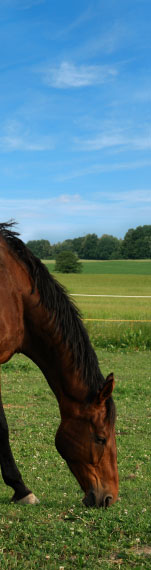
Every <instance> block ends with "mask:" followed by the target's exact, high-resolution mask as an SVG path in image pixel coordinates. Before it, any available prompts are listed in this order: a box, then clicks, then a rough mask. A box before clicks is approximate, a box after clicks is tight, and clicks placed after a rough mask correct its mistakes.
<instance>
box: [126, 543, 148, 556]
mask: <svg viewBox="0 0 151 570" xmlns="http://www.w3.org/2000/svg"><path fill="white" fill-rule="evenodd" d="M130 550H131V552H133V553H134V554H136V555H138V556H141V555H142V554H144V555H145V556H151V546H147V545H146V546H145V545H144V546H132V547H131V548H130Z"/></svg>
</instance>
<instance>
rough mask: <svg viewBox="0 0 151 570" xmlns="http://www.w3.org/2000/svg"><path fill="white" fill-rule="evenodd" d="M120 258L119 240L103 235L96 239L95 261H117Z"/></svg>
mask: <svg viewBox="0 0 151 570" xmlns="http://www.w3.org/2000/svg"><path fill="white" fill-rule="evenodd" d="M120 257H121V240H118V239H117V238H116V237H114V236H110V235H106V234H104V235H103V236H102V237H101V238H99V239H98V247H97V259H119V258H120Z"/></svg>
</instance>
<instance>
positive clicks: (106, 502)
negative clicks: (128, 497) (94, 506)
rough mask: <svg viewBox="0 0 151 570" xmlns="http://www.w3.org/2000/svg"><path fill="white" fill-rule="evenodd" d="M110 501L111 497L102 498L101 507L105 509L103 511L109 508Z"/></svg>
mask: <svg viewBox="0 0 151 570" xmlns="http://www.w3.org/2000/svg"><path fill="white" fill-rule="evenodd" d="M112 499H113V496H112V495H106V497H104V499H103V506H104V507H105V509H106V508H107V507H109V506H110V504H111V501H112Z"/></svg>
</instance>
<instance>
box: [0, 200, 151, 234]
mask: <svg viewBox="0 0 151 570" xmlns="http://www.w3.org/2000/svg"><path fill="white" fill-rule="evenodd" d="M150 205H151V189H147V190H145V189H135V190H133V189H131V190H128V191H123V190H121V191H119V192H114V191H113V192H110V191H109V192H100V193H99V194H95V195H92V198H90V197H89V198H86V197H85V198H84V197H82V196H81V195H79V194H74V195H69V194H60V196H58V197H55V196H53V197H52V198H50V199H41V200H36V199H35V200H34V199H32V200H29V199H28V200H21V199H20V200H19V199H18V200H12V199H11V200H5V199H3V200H2V199H0V209H1V220H2V221H6V220H8V219H10V218H15V219H16V221H18V222H19V226H18V230H19V231H20V232H21V234H22V237H23V239H24V241H28V240H29V239H39V238H43V237H44V238H47V239H50V241H51V243H53V242H55V241H59V240H60V239H61V240H63V239H66V238H68V237H76V236H78V235H83V233H90V232H93V231H94V219H95V231H96V233H97V235H98V236H100V235H102V234H103V233H109V234H111V233H113V235H119V237H120V236H122V235H124V233H125V231H127V229H128V228H129V227H135V226H136V225H142V213H143V223H149V221H150ZM134 211H135V222H134ZM117 220H118V223H117ZM100 232H101V233H100Z"/></svg>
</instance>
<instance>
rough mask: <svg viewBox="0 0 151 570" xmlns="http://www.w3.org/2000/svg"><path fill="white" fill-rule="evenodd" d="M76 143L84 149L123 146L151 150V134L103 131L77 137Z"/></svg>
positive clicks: (91, 149)
mask: <svg viewBox="0 0 151 570" xmlns="http://www.w3.org/2000/svg"><path fill="white" fill-rule="evenodd" d="M74 143H75V145H76V146H78V149H79V150H82V151H95V150H102V149H105V148H113V147H123V150H125V149H130V150H151V134H150V133H146V134H145V133H143V134H140V135H138V136H134V135H131V134H130V135H128V136H127V135H125V133H124V132H123V133H122V132H119V133H118V130H117V129H116V131H114V132H111V133H102V134H100V135H96V136H95V137H94V138H91V139H89V138H87V139H83V140H82V139H80V138H78V137H77V138H75V139H74Z"/></svg>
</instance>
